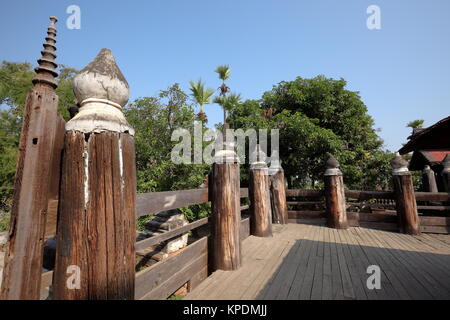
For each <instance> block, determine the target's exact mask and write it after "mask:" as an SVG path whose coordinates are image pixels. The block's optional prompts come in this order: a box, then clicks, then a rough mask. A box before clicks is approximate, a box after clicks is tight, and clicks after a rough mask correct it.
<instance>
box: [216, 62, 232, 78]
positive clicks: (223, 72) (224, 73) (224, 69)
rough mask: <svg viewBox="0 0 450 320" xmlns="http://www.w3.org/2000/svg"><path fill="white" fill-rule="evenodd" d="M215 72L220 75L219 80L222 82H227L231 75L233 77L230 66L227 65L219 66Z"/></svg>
mask: <svg viewBox="0 0 450 320" xmlns="http://www.w3.org/2000/svg"><path fill="white" fill-rule="evenodd" d="M214 72H217V73H218V74H219V78H220V79H221V80H222V81H225V80H227V79H228V78H229V77H230V75H231V70H230V66H229V65H227V64H225V65H221V66H218V67H217V68H216V70H214Z"/></svg>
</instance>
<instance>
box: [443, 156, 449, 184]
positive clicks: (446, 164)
mask: <svg viewBox="0 0 450 320" xmlns="http://www.w3.org/2000/svg"><path fill="white" fill-rule="evenodd" d="M442 178H443V180H444V187H445V191H447V192H450V154H447V155H446V156H445V159H444V169H442Z"/></svg>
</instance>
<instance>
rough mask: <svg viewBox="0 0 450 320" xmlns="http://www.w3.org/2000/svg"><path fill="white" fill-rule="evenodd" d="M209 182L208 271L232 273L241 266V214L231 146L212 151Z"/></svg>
mask: <svg viewBox="0 0 450 320" xmlns="http://www.w3.org/2000/svg"><path fill="white" fill-rule="evenodd" d="M211 183H212V185H210V187H212V194H211V206H212V214H211V220H212V223H211V240H212V250H211V253H212V269H213V270H218V269H220V270H236V269H238V268H239V267H240V266H241V241H240V237H239V230H240V224H241V211H240V177H239V162H238V157H237V154H236V152H235V151H234V145H233V144H231V143H230V144H228V143H224V144H223V146H222V150H219V151H217V152H216V155H215V157H214V163H213V166H212V172H211Z"/></svg>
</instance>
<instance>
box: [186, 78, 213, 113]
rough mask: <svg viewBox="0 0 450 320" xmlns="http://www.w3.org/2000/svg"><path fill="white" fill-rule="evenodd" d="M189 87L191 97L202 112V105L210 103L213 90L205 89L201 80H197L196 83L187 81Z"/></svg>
mask: <svg viewBox="0 0 450 320" xmlns="http://www.w3.org/2000/svg"><path fill="white" fill-rule="evenodd" d="M189 84H190V86H191V88H190V90H191V96H192V97H193V98H194V100H195V101H196V102H197V104H198V105H199V106H200V108H201V110H202V112H203V105H205V104H209V103H211V96H212V95H213V94H214V90H213V89H211V88H205V85H204V83H203V82H202V79H199V80H197V82H194V81H192V80H191V81H189Z"/></svg>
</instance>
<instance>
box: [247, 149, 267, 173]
mask: <svg viewBox="0 0 450 320" xmlns="http://www.w3.org/2000/svg"><path fill="white" fill-rule="evenodd" d="M266 158H267V156H266V154H265V153H264V151H262V149H261V146H260V145H259V144H257V145H256V146H255V150H253V152H252V154H251V155H250V169H267V164H266Z"/></svg>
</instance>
